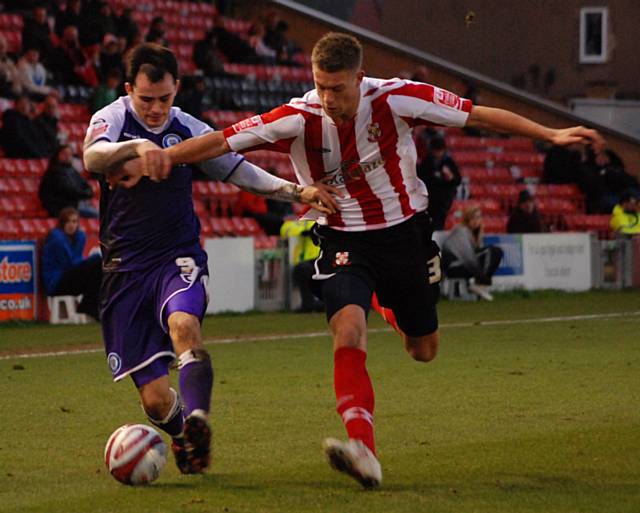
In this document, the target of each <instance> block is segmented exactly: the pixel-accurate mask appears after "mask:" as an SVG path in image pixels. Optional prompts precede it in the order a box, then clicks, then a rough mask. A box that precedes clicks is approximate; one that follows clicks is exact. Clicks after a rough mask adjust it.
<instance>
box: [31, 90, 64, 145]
mask: <svg viewBox="0 0 640 513" xmlns="http://www.w3.org/2000/svg"><path fill="white" fill-rule="evenodd" d="M59 120H60V105H59V102H58V95H57V94H49V95H47V97H46V98H45V99H44V102H43V105H42V112H40V114H39V115H38V116H36V118H35V123H36V125H37V126H38V128H39V130H40V134H41V137H40V139H39V142H41V144H42V146H43V147H44V151H45V155H46V156H47V157H50V156H52V155H53V154H54V152H55V151H56V149H57V146H58V121H59Z"/></svg>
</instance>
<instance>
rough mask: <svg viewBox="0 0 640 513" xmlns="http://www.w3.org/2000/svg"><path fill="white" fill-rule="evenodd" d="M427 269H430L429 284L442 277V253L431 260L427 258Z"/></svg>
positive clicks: (436, 281)
mask: <svg viewBox="0 0 640 513" xmlns="http://www.w3.org/2000/svg"><path fill="white" fill-rule="evenodd" d="M427 270H428V271H429V284H430V285H433V284H434V283H438V282H439V281H440V280H441V279H442V269H441V268H440V255H439V254H437V255H436V256H434V257H433V258H432V259H431V260H427Z"/></svg>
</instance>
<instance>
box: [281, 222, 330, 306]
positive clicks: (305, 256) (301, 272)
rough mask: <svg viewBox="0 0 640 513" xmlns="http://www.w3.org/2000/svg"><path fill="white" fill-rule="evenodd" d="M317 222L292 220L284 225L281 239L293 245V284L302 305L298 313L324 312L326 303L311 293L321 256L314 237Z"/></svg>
mask: <svg viewBox="0 0 640 513" xmlns="http://www.w3.org/2000/svg"><path fill="white" fill-rule="evenodd" d="M314 226H315V221H302V220H297V219H292V220H288V221H285V222H284V223H282V227H281V228H280V237H282V238H283V239H288V240H289V244H293V245H294V248H293V254H292V257H293V261H292V262H291V263H292V264H293V272H292V277H293V282H294V284H295V285H296V286H297V287H298V290H299V291H300V299H301V301H302V305H301V306H300V309H299V310H297V311H298V312H302V313H307V312H323V311H324V303H323V302H322V301H320V299H318V298H317V297H316V296H315V295H314V294H313V292H312V291H311V279H312V278H311V277H312V276H313V274H314V272H315V269H314V263H315V260H316V258H318V255H319V254H320V246H318V245H317V244H316V243H315V242H314V241H313V237H312V235H311V234H312V230H313V227H314Z"/></svg>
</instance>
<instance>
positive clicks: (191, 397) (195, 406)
mask: <svg viewBox="0 0 640 513" xmlns="http://www.w3.org/2000/svg"><path fill="white" fill-rule="evenodd" d="M179 368H180V377H179V382H180V393H181V394H182V399H183V402H184V406H185V408H184V410H185V411H184V414H185V416H189V414H190V413H191V412H192V411H194V410H202V411H204V412H206V413H209V408H210V407H211V389H212V387H213V367H212V366H211V359H210V358H209V354H208V353H207V352H206V351H205V350H204V349H192V350H190V351H186V352H184V353H182V354H181V355H180V364H179Z"/></svg>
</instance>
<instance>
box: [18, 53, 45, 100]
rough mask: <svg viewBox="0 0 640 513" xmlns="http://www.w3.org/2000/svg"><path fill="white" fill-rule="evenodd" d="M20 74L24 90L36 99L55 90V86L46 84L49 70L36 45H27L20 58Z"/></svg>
mask: <svg viewBox="0 0 640 513" xmlns="http://www.w3.org/2000/svg"><path fill="white" fill-rule="evenodd" d="M18 76H19V78H20V84H21V85H22V90H23V91H24V92H26V93H28V94H29V95H30V96H31V97H32V98H34V99H36V100H41V99H42V98H44V97H45V96H47V95H48V94H49V93H51V92H53V88H51V87H49V86H48V85H47V84H46V82H47V70H46V69H45V68H44V66H43V65H42V63H41V62H40V51H39V50H38V49H37V48H36V47H29V46H27V47H25V50H24V53H23V54H22V57H20V59H19V60H18Z"/></svg>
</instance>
